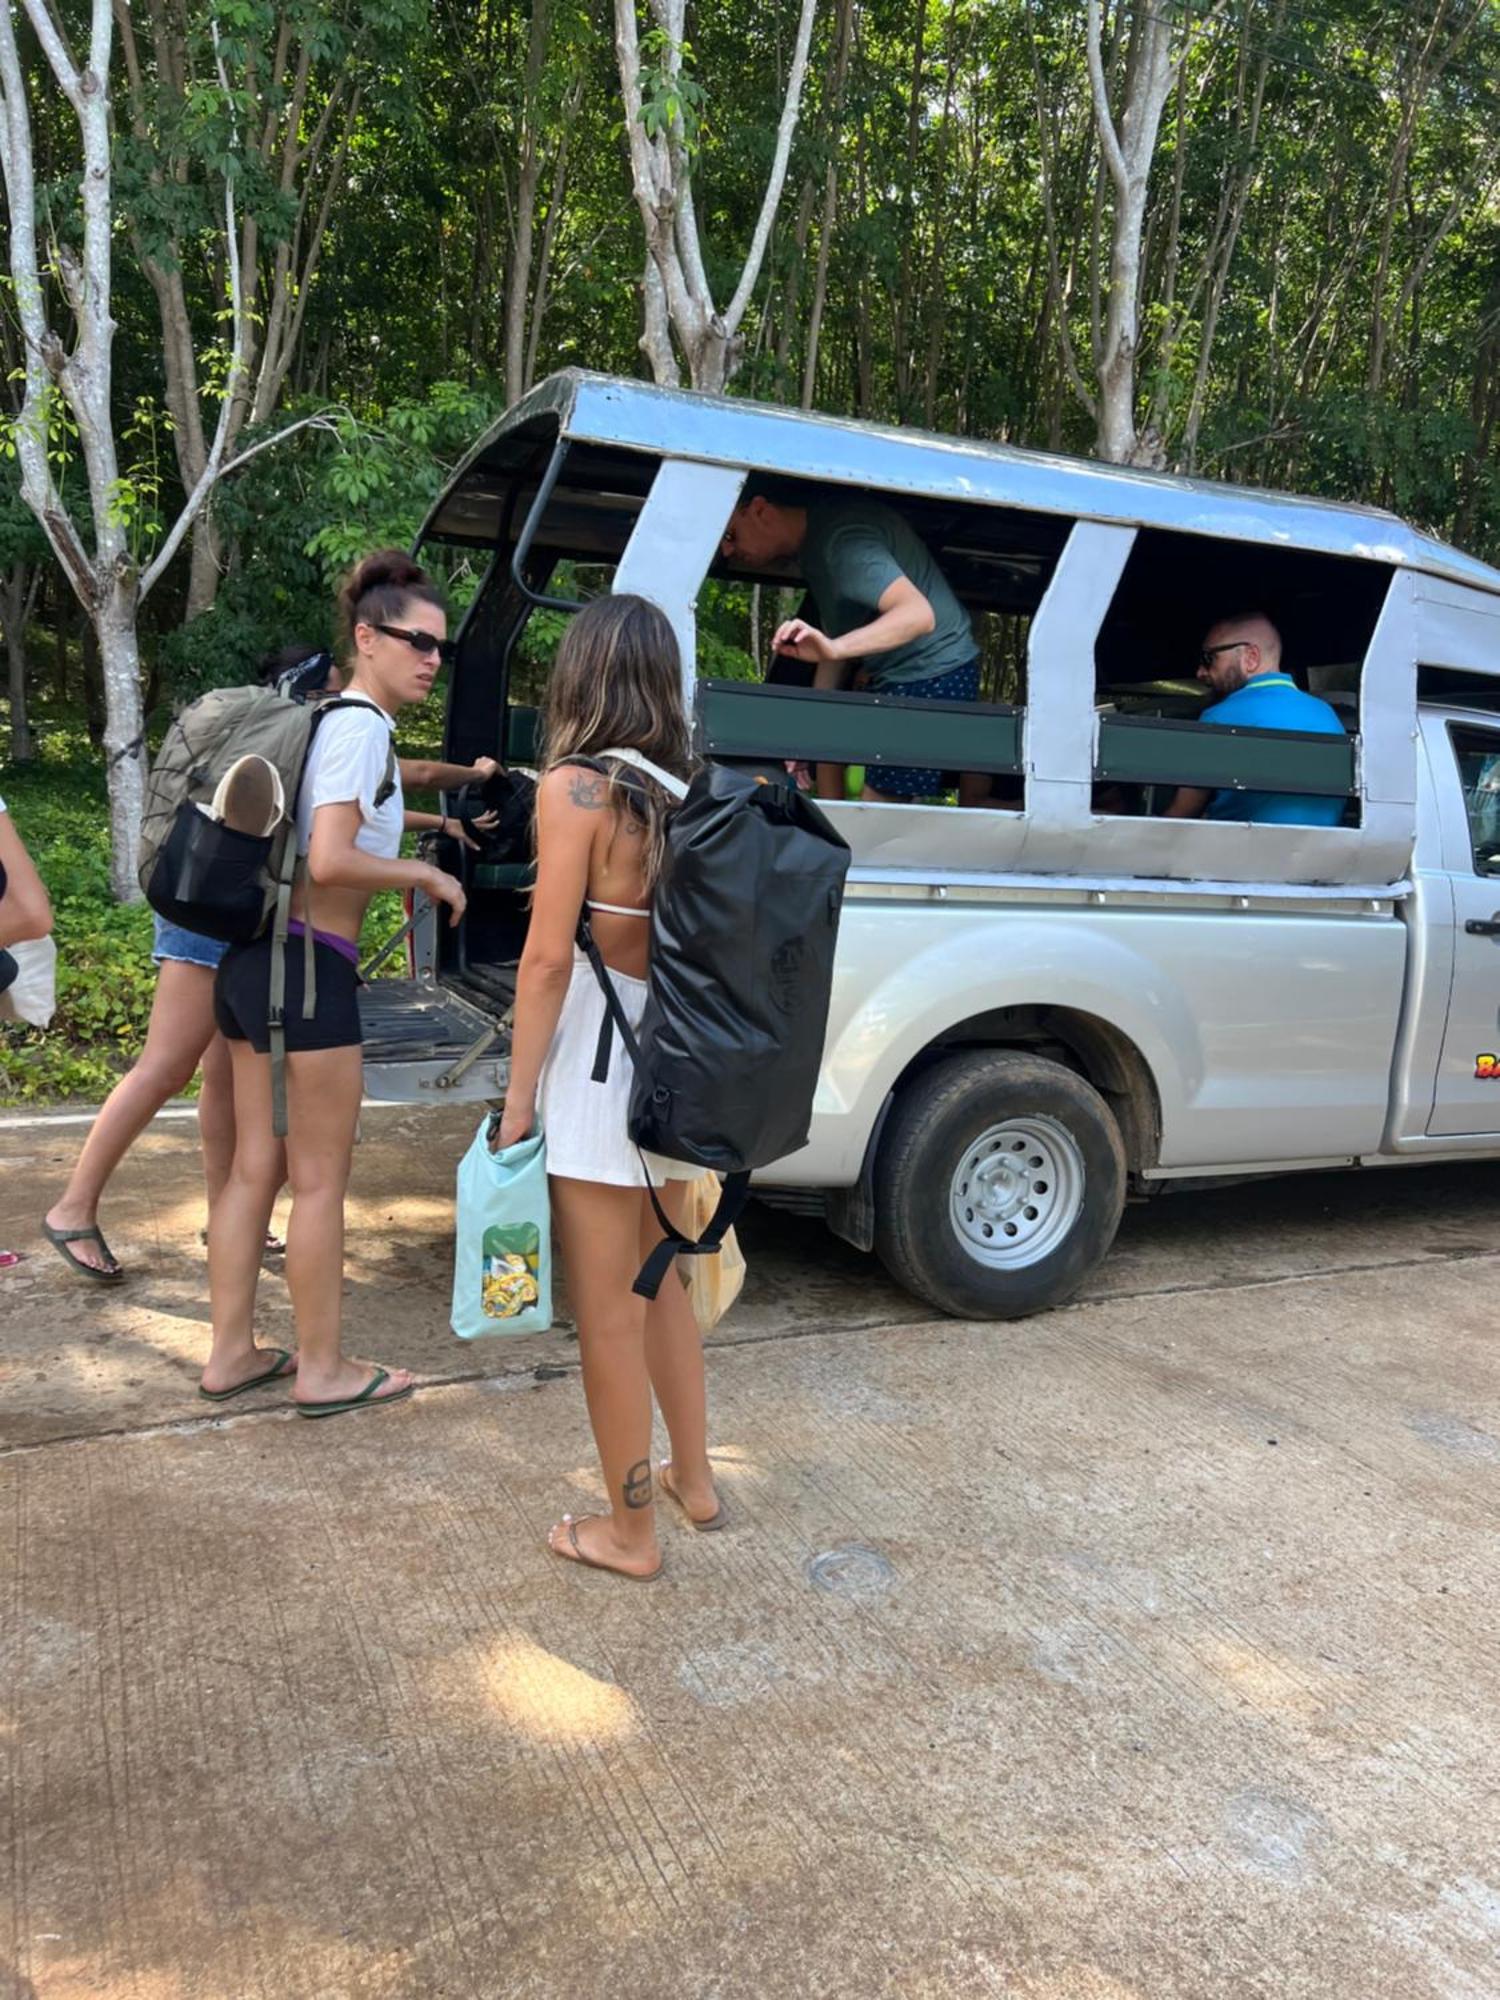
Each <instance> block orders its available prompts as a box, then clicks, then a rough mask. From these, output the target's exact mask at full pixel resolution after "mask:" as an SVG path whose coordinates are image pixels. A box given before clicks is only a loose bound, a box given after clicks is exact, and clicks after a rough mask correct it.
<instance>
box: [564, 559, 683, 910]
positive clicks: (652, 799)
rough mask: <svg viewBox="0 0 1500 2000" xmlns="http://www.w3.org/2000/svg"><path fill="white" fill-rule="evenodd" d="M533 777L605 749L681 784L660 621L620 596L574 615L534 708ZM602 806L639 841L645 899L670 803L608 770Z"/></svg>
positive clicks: (656, 870)
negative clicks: (536, 770) (657, 768)
mask: <svg viewBox="0 0 1500 2000" xmlns="http://www.w3.org/2000/svg"><path fill="white" fill-rule="evenodd" d="M542 746H543V748H542V769H543V772H544V773H545V772H547V771H550V770H552V769H553V767H554V766H555V765H558V764H561V763H565V762H566V761H567V760H568V759H570V758H574V757H589V758H593V757H598V756H599V755H600V754H601V752H603V751H605V750H617V749H618V750H639V751H640V753H641V755H642V756H643V757H649V758H650V759H651V761H652V763H653V764H660V765H661V767H662V769H663V770H665V771H670V772H671V773H672V775H673V777H676V778H686V777H688V776H689V775H690V774H691V771H692V768H693V754H692V750H691V748H690V746H689V739H688V723H687V716H686V714H685V713H684V711H683V706H682V679H681V667H680V659H679V654H678V649H677V635H676V633H675V632H674V631H673V630H672V627H671V625H670V624H669V622H668V620H667V617H666V614H665V613H664V612H662V611H660V610H659V609H658V608H657V606H656V605H654V604H652V603H650V602H649V601H648V600H647V599H646V598H644V597H633V596H631V595H630V594H629V593H628V592H627V593H624V594H622V595H621V596H618V597H596V598H595V599H594V600H593V602H592V603H591V604H586V605H585V606H584V607H583V609H582V610H581V611H579V612H577V613H575V614H574V616H573V618H572V619H571V621H570V622H569V624H568V626H567V629H566V630H565V631H564V633H563V636H562V642H561V644H560V645H559V646H558V649H557V660H556V663H555V665H554V666H553V669H552V678H551V680H550V682H549V683H548V686H547V694H546V698H545V700H544V702H543V705H542ZM605 775H606V776H607V778H608V782H609V804H610V807H611V808H612V809H613V811H614V812H615V813H616V814H617V815H624V816H627V817H628V818H629V819H630V820H631V822H632V823H633V824H634V825H636V826H638V827H639V828H640V829H641V831H642V833H643V834H644V836H645V839H644V843H643V848H642V867H643V870H644V876H645V887H646V888H647V889H648V890H649V889H650V888H651V887H652V886H653V885H654V883H655V882H656V879H657V877H658V875H659V874H660V873H661V863H662V854H663V851H664V849H665V846H666V831H667V820H668V818H669V817H670V815H671V811H672V807H673V805H674V804H675V803H676V802H675V800H672V799H670V798H668V796H667V794H666V793H665V792H664V791H663V790H662V788H661V786H660V785H658V784H657V783H656V782H655V781H654V780H653V779H651V778H650V777H648V776H647V775H646V773H645V772H643V771H637V770H636V769H634V767H633V766H628V765H620V764H607V765H606V767H605Z"/></svg>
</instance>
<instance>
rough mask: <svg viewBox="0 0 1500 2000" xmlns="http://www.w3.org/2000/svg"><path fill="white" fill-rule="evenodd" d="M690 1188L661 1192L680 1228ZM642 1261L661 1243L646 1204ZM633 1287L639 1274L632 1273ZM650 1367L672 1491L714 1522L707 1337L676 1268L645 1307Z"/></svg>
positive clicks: (669, 1186) (674, 1185)
mask: <svg viewBox="0 0 1500 2000" xmlns="http://www.w3.org/2000/svg"><path fill="white" fill-rule="evenodd" d="M688 1186H689V1183H687V1182H686V1181H668V1182H666V1184H665V1185H664V1186H663V1187H662V1188H661V1189H660V1190H659V1194H660V1199H661V1205H662V1207H663V1208H664V1209H665V1210H666V1211H667V1214H668V1215H669V1216H670V1217H671V1218H672V1220H673V1221H674V1222H678V1223H680V1222H681V1220H682V1216H683V1211H684V1209H685V1207H686V1204H687V1195H688ZM641 1209H642V1213H641V1234H640V1244H639V1249H638V1253H637V1254H638V1256H639V1258H640V1261H641V1262H642V1263H644V1262H645V1260H646V1258H647V1257H648V1256H649V1255H650V1253H651V1252H652V1251H653V1250H654V1249H655V1248H656V1246H657V1244H658V1243H659V1242H660V1241H661V1225H660V1224H659V1223H658V1222H657V1220H656V1217H655V1215H653V1214H652V1212H651V1204H650V1202H649V1201H648V1200H646V1199H644V1198H643V1199H642V1203H641ZM630 1281H631V1283H632V1284H634V1282H635V1274H634V1273H633V1272H632V1274H631V1280H630ZM646 1368H647V1371H648V1373H649V1374H650V1377H651V1387H652V1389H653V1390H654V1391H655V1392H656V1401H657V1405H658V1407H659V1408H660V1410H661V1414H662V1422H663V1423H664V1424H665V1425H666V1427H667V1437H668V1439H669V1440H670V1442H671V1446H672V1456H671V1460H670V1464H671V1469H672V1470H671V1478H672V1486H673V1489H674V1491H675V1492H676V1494H677V1497H678V1499H679V1500H680V1501H681V1503H682V1505H683V1507H685V1508H686V1510H687V1512H688V1513H689V1514H690V1515H691V1516H692V1517H693V1519H694V1520H697V1521H710V1520H712V1519H713V1517H714V1515H715V1514H716V1513H717V1512H718V1509H719V1496H718V1494H717V1492H716V1491H715V1490H714V1476H713V1473H712V1471H711V1470H710V1469H709V1463H708V1385H707V1382H706V1380H705V1378H704V1372H703V1335H702V1334H701V1333H700V1332H699V1331H698V1322H697V1320H696V1319H694V1317H693V1307H692V1302H691V1301H690V1299H689V1298H688V1295H687V1289H686V1287H685V1286H684V1285H683V1284H682V1283H681V1282H680V1280H679V1278H678V1275H677V1269H676V1267H675V1265H674V1267H673V1268H672V1269H671V1270H670V1271H669V1272H668V1273H667V1275H666V1277H665V1278H664V1279H663V1280H662V1287H661V1291H660V1292H659V1293H658V1295H657V1296H656V1298H654V1299H653V1300H651V1302H650V1303H649V1304H648V1305H647V1307H646Z"/></svg>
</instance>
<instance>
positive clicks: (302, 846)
mask: <svg viewBox="0 0 1500 2000" xmlns="http://www.w3.org/2000/svg"><path fill="white" fill-rule="evenodd" d="M341 710H342V713H341V712H340V711H341ZM395 732H396V725H395V723H394V722H393V721H392V720H391V719H390V717H389V716H387V715H383V714H381V713H380V712H379V711H377V710H375V709H373V708H370V707H368V706H367V705H365V704H364V703H363V702H361V703H360V705H359V706H358V707H356V706H355V705H354V703H353V702H340V701H331V702H329V703H328V704H327V707H326V708H325V710H324V712H323V716H322V718H321V720H320V721H319V723H318V726H317V728H316V730H315V731H314V732H313V740H312V748H311V750H309V751H308V753H307V762H306V764H305V765H304V766H303V770H302V786H301V789H300V790H299V792H298V794H297V852H298V853H299V854H306V852H307V845H308V842H309V841H310V840H311V838H312V823H313V814H314V813H315V812H316V811H317V809H318V807H319V806H340V805H357V806H358V807H359V817H360V827H359V831H358V833H356V834H355V836H354V845H355V846H356V847H358V848H360V849H361V850H362V851H363V852H364V853H366V854H373V855H375V856H376V857H377V858H378V859H379V860H382V861H390V860H394V858H395V857H396V855H398V854H399V853H400V852H401V831H402V825H403V822H404V820H405V816H406V802H405V800H404V799H403V798H402V795H401V772H400V770H399V768H398V769H397V770H396V771H395V773H394V776H395V786H394V789H393V790H392V792H391V794H390V797H389V798H387V799H386V800H385V801H384V803H383V804H380V805H377V804H376V802H375V801H376V798H377V795H378V794H379V792H380V789H381V787H382V785H384V783H385V778H386V771H387V768H388V766H389V763H390V748H391V738H392V737H393V736H394V734H395Z"/></svg>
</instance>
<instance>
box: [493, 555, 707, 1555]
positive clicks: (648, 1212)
mask: <svg viewBox="0 0 1500 2000" xmlns="http://www.w3.org/2000/svg"><path fill="white" fill-rule="evenodd" d="M680 673H681V669H680V665H679V660H678V649H677V640H676V637H675V635H674V633H673V631H672V627H671V625H670V624H669V623H668V622H667V619H666V618H665V616H664V615H663V614H662V613H661V612H660V611H659V610H658V609H657V608H656V606H655V605H653V604H650V603H648V602H647V601H646V600H645V599H644V598H640V597H632V596H628V595H622V596H618V597H604V598H598V599H596V600H595V601H594V602H593V603H591V604H588V605H586V606H585V607H584V608H583V610H582V611H580V612H578V613H577V614H576V615H575V617H574V618H573V620H572V622H571V623H570V624H569V626H568V628H567V630H566V632H565V633H564V634H563V638H562V642H561V644H560V645H559V647H558V651H557V662H556V665H555V667H554V668H553V672H552V679H551V682H550V684H549V687H548V691H547V699H546V707H545V712H544V717H543V733H544V744H545V767H544V771H543V775H542V779H541V782H540V784H539V786H538V788H537V812H536V852H537V878H536V894H535V898H534V900H533V903H532V910H531V922H530V927H529V929H528V932H527V938H526V948H525V951H524V953H523V954H522V958H521V964H520V971H519V975H518V979H517V986H516V1015H515V1027H514V1032H513V1036H512V1044H511V1067H510V1086H509V1090H508V1092H507V1095H506V1100H505V1111H504V1116H503V1118H502V1121H501V1125H500V1132H499V1144H500V1145H501V1146H510V1145H514V1144H515V1143H516V1142H517V1141H518V1140H520V1139H523V1138H525V1137H526V1135H527V1134H528V1133H529V1132H530V1131H531V1130H532V1129H533V1127H534V1125H535V1124H536V1122H537V1120H538V1118H540V1120H541V1124H542V1129H543V1131H544V1132H545V1133H546V1138H547V1170H548V1174H549V1177H550V1182H551V1190H552V1210H553V1217H554V1221H555V1225H556V1228H557V1233H558V1238H559V1243H560V1247H561V1250H562V1254H563V1259H564V1262H565V1264H566V1267H567V1282H568V1297H569V1300H570V1302H571V1304H572V1308H573V1313H574V1317H575V1319H576V1320H577V1323H578V1340H579V1351H580V1356H581V1360H582V1365H583V1386H584V1393H585V1395H586V1397H587V1399H588V1408H589V1419H590V1421H591V1423H592V1425H593V1430H594V1441H595V1443H596V1444H597V1446H598V1449H599V1459H600V1464H601V1466H602V1468H603V1472H604V1485H605V1492H606V1494H607V1496H608V1500H609V1512H608V1513H607V1514H584V1515H581V1516H578V1517H575V1516H573V1515H571V1514H565V1515H564V1516H563V1517H562V1520H561V1521H559V1522H558V1523H557V1525H556V1526H555V1527H554V1528H553V1529H552V1531H551V1533H550V1535H549V1536H548V1546H549V1547H550V1548H551V1550H552V1552H553V1554H554V1555H558V1556H561V1557H563V1558H564V1559H565V1560H566V1561H569V1562H578V1563H583V1564H584V1565H586V1566H587V1567H589V1568H591V1569H605V1570H611V1571H613V1572H615V1573H616V1574H618V1575H620V1576H625V1577H630V1578H633V1579H635V1580H637V1581H640V1582H646V1581H649V1580H650V1579H651V1578H652V1577H655V1576H658V1575H659V1574H660V1573H661V1548H660V1544H659V1542H658V1540H657V1532H656V1515H655V1507H654V1486H655V1483H656V1482H655V1481H653V1478H652V1471H651V1422H652V1413H651V1398H652V1391H653V1390H654V1391H655V1394H656V1401H657V1403H658V1404H659V1405H660V1407H661V1413H662V1417H663V1419H664V1420H665V1423H666V1427H667V1435H668V1437H669V1439H670V1441H671V1447H672V1455H671V1457H670V1459H668V1460H666V1461H664V1463H663V1464H662V1465H661V1467H660V1468H659V1474H658V1478H659V1482H660V1485H661V1487H662V1490H663V1491H664V1492H665V1493H666V1494H667V1496H668V1498H670V1499H671V1500H673V1501H675V1503H676V1504H677V1506H678V1507H680V1508H681V1509H682V1511H683V1513H684V1515H685V1516H686V1518H687V1519H688V1521H689V1522H690V1523H691V1525H692V1526H693V1527H695V1528H698V1529H705V1530H706V1529H715V1528H719V1527H721V1526H722V1525H723V1522H724V1510H723V1507H722V1506H721V1504H720V1501H719V1496H718V1493H717V1492H716V1490H715V1487H714V1478H713V1473H712V1471H711V1469H710V1467H709V1462H708V1412H707V1396H706V1388H705V1382H704V1372H703V1343H702V1339H701V1336H700V1334H699V1332H698V1325H697V1322H696V1320H695V1319H694V1317H693V1312H692V1307H691V1305H690V1303H689V1300H688V1295H687V1292H686V1290H685V1289H684V1287H683V1286H682V1285H680V1284H678V1283H677V1282H676V1281H675V1280H674V1279H669V1280H668V1282H667V1283H665V1284H664V1285H663V1286H662V1288H661V1291H660V1294H659V1296H658V1297H657V1298H656V1299H654V1300H653V1301H652V1302H651V1303H649V1304H648V1303H647V1301H646V1300H645V1299H644V1298H641V1297H639V1296H637V1295H636V1293H635V1292H634V1291H633V1290H632V1286H633V1284H634V1282H635V1278H636V1274H637V1272H638V1271H639V1270H640V1268H641V1263H642V1259H643V1258H645V1257H646V1256H647V1255H648V1254H649V1253H650V1252H651V1251H652V1250H653V1249H655V1247H656V1246H657V1245H658V1244H659V1243H661V1242H663V1241H664V1240H666V1239H664V1238H663V1235H662V1230H661V1228H660V1225H659V1224H658V1223H657V1221H656V1219H655V1216H654V1213H653V1210H652V1207H651V1201H650V1194H649V1192H648V1183H647V1174H648V1172H649V1174H650V1176H651V1181H652V1182H653V1183H654V1184H655V1187H656V1189H657V1192H658V1197H659V1199H660V1201H661V1202H662V1205H663V1207H664V1208H665V1210H666V1213H667V1215H668V1217H669V1218H670V1220H671V1221H672V1222H673V1223H675V1224H679V1225H680V1224H681V1222H682V1221H683V1219H684V1214H685V1208H686V1199H687V1192H688V1188H689V1185H690V1184H691V1183H692V1182H693V1181H695V1180H697V1179H698V1178H699V1176H700V1174H701V1172H702V1169H701V1168H700V1167H695V1166H689V1165H686V1164H685V1163H683V1162H680V1161H674V1160H664V1159H660V1158H656V1157H653V1156H652V1155H649V1154H647V1155H645V1156H644V1159H643V1156H642V1155H641V1154H639V1153H638V1152H637V1151H636V1149H635V1147H634V1145H633V1144H632V1143H631V1140H630V1137H629V1135H628V1133H627V1131H626V1114H627V1107H628V1103H629V1097H630V1084H631V1066H630V1063H629V1061H628V1060H627V1058H626V1053H625V1050H624V1049H623V1047H622V1046H621V1045H620V1043H619V1041H618V1040H616V1041H615V1043H614V1050H613V1057H612V1060H611V1062H610V1065H609V1070H608V1074H607V1076H606V1077H605V1078H604V1080H603V1081H595V1080H594V1074H593V1072H594V1069H595V1062H596V1055H597V1052H598V1049H599V1044H600V1030H601V1027H602V1026H603V1022H604V1011H605V1002H604V998H603V994H602V992H601V990H600V987H599V985H598V983H597V981H596V979H595V975H594V972H593V969H592V968H591V966H590V964H589V961H588V959H587V958H586V957H585V956H584V954H583V953H582V952H581V951H580V950H579V949H578V947H577V942H576V941H577V938H578V934H579V922H580V918H581V917H584V916H585V913H586V916H587V922H588V925H589V927H590V928H591V930H592V932H593V937H594V941H595V943H596V945H597V947H598V949H599V951H600V953H601V954H602V957H603V961H604V964H605V966H606V968H607V969H608V973H609V977H610V978H611V980H612V982H613V985H614V989H615V993H616V996H617V998H618V1000H619V1002H620V1003H621V1006H622V1007H623V1010H624V1013H625V1015H626V1016H627V1018H628V1019H629V1020H630V1022H631V1024H632V1026H634V1025H636V1024H638V1023H639V1021H640V1018H641V1013H642V1010H643V1008H644V1006H645V1001H646V953H647V939H648V933H649V925H648V921H647V920H648V919H649V916H650V912H651V895H652V889H653V887H654V885H655V883H656V880H657V876H658V873H659V871H660V868H661V859H662V853H663V848H664V842H665V829H666V822H667V819H668V816H669V813H670V810H671V804H672V801H671V799H670V797H669V795H668V792H667V790H666V789H665V788H664V787H663V786H662V785H661V784H660V783H658V782H657V780H656V779H655V778H654V777H652V776H651V775H649V772H648V771H646V770H642V769H640V768H637V767H635V766H633V765H631V764H628V763H625V762H623V761H620V760H618V759H613V758H610V757H609V756H608V755H607V754H606V753H608V752H610V751H613V750H624V751H630V752H635V753H637V754H639V755H640V756H642V757H643V758H644V759H646V760H649V763H650V764H654V765H656V766H658V767H660V768H661V769H662V770H663V771H665V772H666V773H668V774H669V775H670V776H671V777H673V778H675V779H679V780H680V779H682V778H684V777H686V775H687V774H688V771H689V769H690V766H691V762H692V759H691V755H690V752H689V748H688V726H687V719H686V716H685V715H684V712H683V705H682V692H681V680H680Z"/></svg>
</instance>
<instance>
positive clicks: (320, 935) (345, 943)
mask: <svg viewBox="0 0 1500 2000" xmlns="http://www.w3.org/2000/svg"><path fill="white" fill-rule="evenodd" d="M286 934H287V936H288V937H295V938H300V937H306V936H307V925H306V924H305V923H303V921H302V919H301V918H300V917H289V918H288V919H287V926H286ZM312 935H313V943H314V944H326V945H327V946H328V948H329V950H330V951H336V952H337V953H338V955H339V957H340V958H347V959H348V961H349V963H350V964H351V965H358V964H359V946H358V945H357V944H350V942H349V940H348V938H341V937H335V936H334V934H333V932H332V931H316V930H315V931H314V932H313V934H312Z"/></svg>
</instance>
